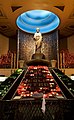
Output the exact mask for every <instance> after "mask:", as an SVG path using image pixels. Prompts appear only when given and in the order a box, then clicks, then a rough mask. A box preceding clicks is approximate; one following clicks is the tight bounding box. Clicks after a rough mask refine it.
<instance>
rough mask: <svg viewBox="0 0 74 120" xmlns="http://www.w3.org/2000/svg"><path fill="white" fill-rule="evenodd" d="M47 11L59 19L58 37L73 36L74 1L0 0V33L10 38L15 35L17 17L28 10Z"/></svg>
mask: <svg viewBox="0 0 74 120" xmlns="http://www.w3.org/2000/svg"><path fill="white" fill-rule="evenodd" d="M35 9H39V10H48V11H51V12H53V13H55V14H57V15H58V16H59V18H60V21H61V22H60V25H59V27H58V29H59V31H60V35H61V36H63V37H67V36H70V35H73V34H74V0H0V33H1V34H4V35H5V36H8V37H11V36H14V35H16V33H17V32H16V31H17V29H18V27H17V26H16V19H17V17H18V16H19V15H20V14H22V13H23V12H26V11H28V10H35Z"/></svg>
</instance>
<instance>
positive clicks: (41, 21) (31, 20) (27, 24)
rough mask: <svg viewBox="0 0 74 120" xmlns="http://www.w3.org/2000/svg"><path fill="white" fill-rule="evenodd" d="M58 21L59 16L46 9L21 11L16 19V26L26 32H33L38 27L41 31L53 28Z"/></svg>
mask: <svg viewBox="0 0 74 120" xmlns="http://www.w3.org/2000/svg"><path fill="white" fill-rule="evenodd" d="M59 23H60V19H59V17H58V16H57V15H56V14H54V13H52V12H50V11H46V10H31V11H27V12H24V13H22V14H21V15H20V16H18V18H17V20H16V24H17V26H18V27H19V28H20V29H21V30H23V31H25V32H28V33H35V32H36V28H40V32H41V33H48V32H51V31H53V30H55V29H56V28H57V27H58V26H59Z"/></svg>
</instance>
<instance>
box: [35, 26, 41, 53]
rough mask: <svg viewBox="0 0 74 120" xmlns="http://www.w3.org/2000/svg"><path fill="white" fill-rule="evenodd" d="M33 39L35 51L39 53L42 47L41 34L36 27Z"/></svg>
mask: <svg viewBox="0 0 74 120" xmlns="http://www.w3.org/2000/svg"><path fill="white" fill-rule="evenodd" d="M34 40H35V53H41V47H42V35H41V33H40V29H39V28H37V29H36V33H35V34H34Z"/></svg>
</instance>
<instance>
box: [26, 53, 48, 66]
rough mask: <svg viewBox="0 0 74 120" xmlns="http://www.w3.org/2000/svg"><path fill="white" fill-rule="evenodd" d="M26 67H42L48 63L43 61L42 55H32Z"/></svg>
mask: <svg viewBox="0 0 74 120" xmlns="http://www.w3.org/2000/svg"><path fill="white" fill-rule="evenodd" d="M26 64H27V65H28V66H31V65H34V66H37V65H42V66H49V61H48V60H46V59H45V55H44V54H42V53H35V54H33V55H32V59H31V60H30V61H28V62H27V63H26Z"/></svg>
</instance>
